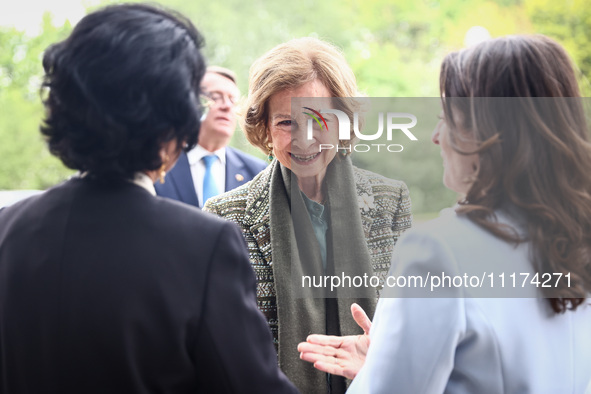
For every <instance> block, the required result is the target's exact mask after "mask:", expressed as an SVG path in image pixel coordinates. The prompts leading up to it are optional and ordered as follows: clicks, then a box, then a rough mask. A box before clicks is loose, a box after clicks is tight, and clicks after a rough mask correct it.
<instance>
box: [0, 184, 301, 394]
mask: <svg viewBox="0 0 591 394" xmlns="http://www.w3.org/2000/svg"><path fill="white" fill-rule="evenodd" d="M255 286H256V285H255V277H254V273H253V271H252V268H251V266H250V263H249V261H248V256H247V254H246V246H245V243H244V239H243V237H242V235H241V234H240V232H239V230H238V229H237V228H236V227H235V226H234V225H233V224H231V223H229V222H226V221H224V220H222V219H219V218H216V217H214V215H210V214H207V213H204V212H201V211H200V210H198V209H195V208H193V207H189V206H187V205H184V204H181V203H178V202H175V201H170V200H167V199H164V198H160V197H154V196H152V195H150V193H148V192H147V191H146V190H144V189H142V188H141V187H139V186H136V185H135V184H132V183H128V182H125V183H123V184H120V185H118V186H114V187H108V188H107V187H101V186H99V185H97V184H96V183H95V182H93V181H90V180H87V179H73V180H70V181H67V182H66V183H64V184H62V185H60V186H57V187H55V188H53V189H50V190H48V191H47V192H46V193H44V194H41V195H39V196H35V197H32V198H29V199H27V200H24V201H21V202H19V203H17V204H15V205H13V206H11V207H8V208H5V209H3V210H2V211H0V392H2V393H3V394H13V393H14V394H16V393H18V394H25V393H60V394H66V393H76V394H89V393H101V394H103V393H287V392H289V393H291V392H295V391H296V390H295V389H294V388H293V386H292V385H291V383H289V381H287V379H286V378H285V376H284V375H283V374H282V373H281V371H280V370H279V368H278V367H277V356H276V353H275V350H274V348H273V345H272V340H271V334H270V331H269V328H268V327H267V324H266V322H265V319H264V318H263V316H262V315H261V313H260V312H259V311H258V309H257V306H256V297H255Z"/></svg>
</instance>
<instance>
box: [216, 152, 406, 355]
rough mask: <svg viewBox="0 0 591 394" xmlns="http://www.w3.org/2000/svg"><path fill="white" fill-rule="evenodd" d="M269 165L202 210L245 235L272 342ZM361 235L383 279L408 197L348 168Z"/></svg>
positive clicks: (391, 183)
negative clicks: (212, 214)
mask: <svg viewBox="0 0 591 394" xmlns="http://www.w3.org/2000/svg"><path fill="white" fill-rule="evenodd" d="M274 164H277V165H278V164H279V163H271V164H270V165H269V166H268V167H267V168H266V169H265V170H263V171H262V172H261V173H259V174H258V175H257V176H256V177H254V178H253V180H252V181H250V182H248V183H246V184H244V185H242V186H240V187H238V188H236V189H234V190H232V191H229V192H227V193H224V194H222V195H219V196H217V197H213V198H211V199H210V200H208V201H207V203H206V205H205V207H204V210H206V211H210V212H213V213H215V214H217V215H219V216H221V217H223V218H225V219H227V220H230V221H233V222H235V223H237V224H238V225H239V227H240V228H241V230H242V234H243V235H244V238H245V239H246V243H247V247H248V254H249V258H250V262H251V264H252V267H253V269H254V271H255V274H256V278H257V302H258V307H259V309H260V310H261V311H262V312H263V314H264V315H265V316H266V318H267V321H268V323H269V327H270V329H271V332H272V333H273V340H274V342H275V345H276V346H277V345H278V332H279V322H278V319H277V303H276V293H275V286H274V278H273V251H272V248H271V229H270V201H269V196H270V194H269V191H270V184H271V172H272V168H273V167H274ZM353 174H354V180H355V186H356V191H357V195H358V205H359V213H360V215H361V222H362V225H363V233H364V235H365V239H366V241H367V247H368V250H369V254H370V256H371V265H372V267H373V270H374V274H375V275H378V276H380V277H384V276H385V275H386V274H387V272H388V270H389V267H390V260H391V258H392V250H393V248H394V245H395V244H396V241H397V240H398V238H399V237H400V235H401V234H402V232H404V231H405V230H406V229H408V228H410V226H411V223H412V215H411V211H410V210H411V206H410V198H409V193H408V188H407V187H406V185H405V184H404V182H401V181H396V180H392V179H388V178H385V177H383V176H381V175H378V174H375V173H372V172H370V171H366V170H362V169H359V168H357V167H355V166H353Z"/></svg>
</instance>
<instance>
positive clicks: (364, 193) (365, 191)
mask: <svg viewBox="0 0 591 394" xmlns="http://www.w3.org/2000/svg"><path fill="white" fill-rule="evenodd" d="M355 186H356V191H357V204H358V205H359V212H360V213H361V224H362V226H363V233H364V234H365V238H366V239H369V234H370V230H371V226H372V224H373V217H372V216H373V215H372V213H373V212H374V210H375V201H374V194H373V192H372V189H371V185H370V183H369V180H368V179H367V178H366V177H364V176H363V175H362V174H360V173H359V172H356V173H355Z"/></svg>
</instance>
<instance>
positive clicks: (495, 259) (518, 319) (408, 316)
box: [347, 212, 591, 394]
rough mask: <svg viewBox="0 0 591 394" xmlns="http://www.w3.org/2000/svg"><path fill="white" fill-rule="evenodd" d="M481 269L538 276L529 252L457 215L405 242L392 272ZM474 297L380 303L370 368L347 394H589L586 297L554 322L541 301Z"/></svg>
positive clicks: (590, 318)
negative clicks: (529, 273)
mask: <svg viewBox="0 0 591 394" xmlns="http://www.w3.org/2000/svg"><path fill="white" fill-rule="evenodd" d="M505 219H507V218H505ZM502 221H504V222H508V223H510V221H509V220H502ZM478 264H488V266H490V267H495V270H496V269H499V270H500V271H502V270H505V269H510V270H511V271H513V272H516V273H517V275H518V277H519V273H520V272H530V271H531V270H532V268H531V263H530V261H529V245H528V244H521V245H520V246H519V247H514V246H513V245H510V244H509V243H507V242H504V241H502V240H501V239H499V238H496V237H494V236H493V235H492V234H490V233H489V232H487V231H485V230H484V229H482V228H481V227H479V226H477V225H476V224H474V223H473V222H471V221H470V220H468V219H466V218H463V217H459V216H458V215H456V214H455V212H452V213H451V214H449V213H448V214H446V215H445V216H442V217H440V218H439V219H436V220H433V221H431V222H429V223H428V224H424V225H423V226H422V227H421V226H419V227H418V228H416V229H412V230H409V231H408V232H407V233H406V234H405V235H403V236H402V237H401V238H400V240H399V241H398V243H397V245H396V248H395V250H394V257H393V260H392V268H391V271H390V274H392V275H396V276H400V275H404V276H407V277H408V276H409V275H423V274H425V273H427V272H430V273H433V274H435V273H437V272H439V273H440V272H442V270H444V271H445V273H446V274H448V275H454V274H461V273H462V272H466V271H469V270H470V269H471V267H473V266H474V265H478ZM454 292H455V294H454ZM470 292H472V290H470V289H469V288H468V289H467V288H461V289H457V290H451V292H450V293H448V294H449V295H450V296H451V297H453V298H403V297H398V298H386V297H383V296H382V298H381V299H380V300H379V302H378V306H377V308H376V312H375V317H374V321H373V325H372V327H371V331H370V337H371V345H370V348H369V351H368V354H367V358H366V361H365V365H364V366H363V368H362V369H361V371H360V372H359V373H358V375H357V377H356V378H355V380H354V381H353V383H352V384H351V386H350V388H349V391H348V392H347V393H349V394H352V393H355V394H380V393H412V394H440V393H447V394H471V393H479V394H501V393H503V394H510V393H515V394H528V393H531V394H557V393H584V392H585V390H586V387H587V384H588V383H589V381H590V379H591V305H589V304H590V300H589V299H587V300H586V301H585V303H584V304H583V305H581V306H579V307H578V309H577V310H576V311H574V312H572V311H567V312H565V313H563V314H558V315H557V314H554V313H553V312H552V311H551V308H550V305H549V303H548V301H547V300H546V299H544V298H535V297H534V298H474V297H471V296H470ZM404 294H405V293H404V290H402V291H401V293H399V295H400V296H403V295H404Z"/></svg>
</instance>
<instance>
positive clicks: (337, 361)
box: [298, 304, 371, 379]
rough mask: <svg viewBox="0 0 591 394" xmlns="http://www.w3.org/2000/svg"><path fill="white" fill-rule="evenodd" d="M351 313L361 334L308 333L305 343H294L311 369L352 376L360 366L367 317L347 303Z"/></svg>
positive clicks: (366, 336) (365, 344)
mask: <svg viewBox="0 0 591 394" xmlns="http://www.w3.org/2000/svg"><path fill="white" fill-rule="evenodd" d="M351 314H352V315H353V319H355V322H356V323H357V324H358V325H359V327H361V328H362V329H363V331H364V334H363V335H348V336H343V337H338V336H333V335H318V334H312V335H309V336H308V338H306V342H301V343H300V344H299V345H298V351H299V352H300V358H301V359H302V360H304V361H308V362H311V363H314V368H316V369H318V370H320V371H324V372H327V373H330V374H333V375H340V376H344V377H346V378H349V379H354V378H355V376H357V373H358V372H359V370H360V369H361V367H363V363H364V362H365V356H366V354H367V350H368V349H369V329H370V328H371V320H369V317H367V314H366V313H365V311H364V310H363V309H362V308H361V307H360V306H359V305H357V304H352V305H351Z"/></svg>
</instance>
